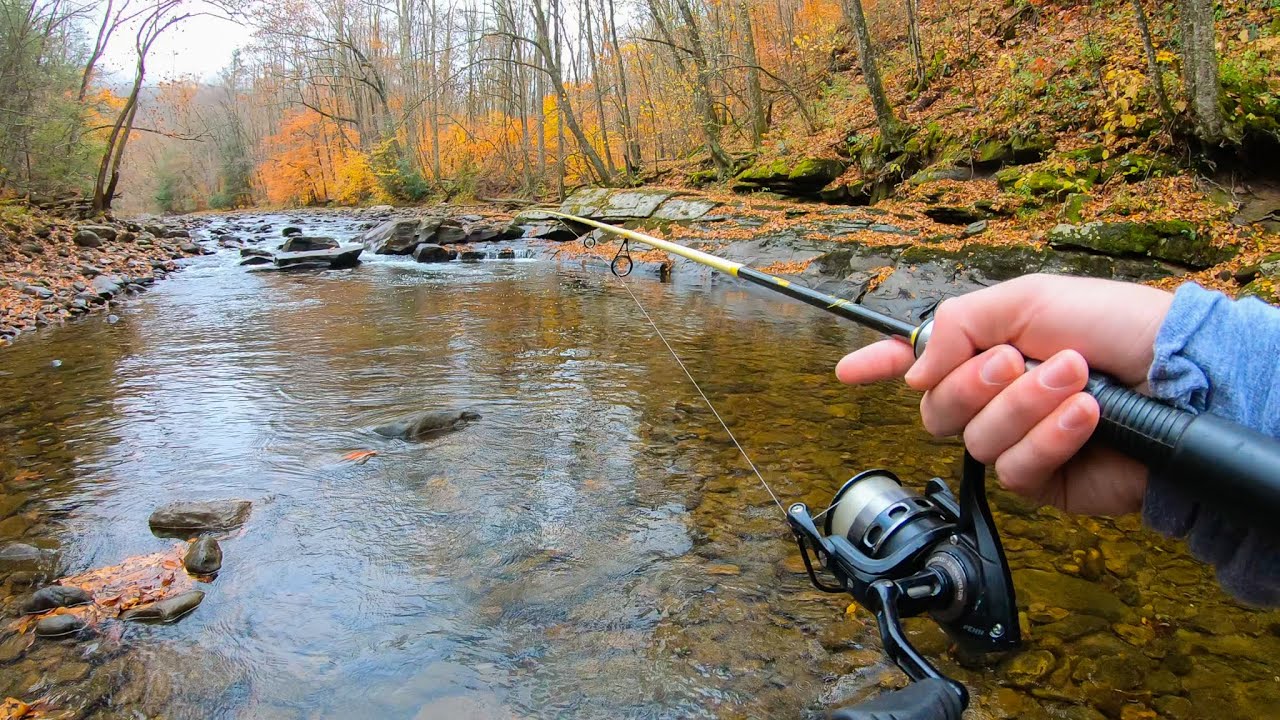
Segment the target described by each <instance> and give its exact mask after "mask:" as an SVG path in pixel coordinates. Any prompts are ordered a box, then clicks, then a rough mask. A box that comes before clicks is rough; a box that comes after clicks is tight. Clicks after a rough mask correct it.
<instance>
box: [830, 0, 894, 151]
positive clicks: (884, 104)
mask: <svg viewBox="0 0 1280 720" xmlns="http://www.w3.org/2000/svg"><path fill="white" fill-rule="evenodd" d="M844 11H845V17H846V18H847V19H848V21H849V26H850V27H851V28H852V29H853V35H854V37H855V38H857V40H858V56H859V60H861V62H862V79H863V82H865V83H866V85H867V92H868V93H869V94H870V95H871V105H872V107H873V108H875V111H876V124H877V125H879V126H880V138H881V140H882V141H883V142H884V143H885V144H886V145H888V146H890V147H894V146H897V145H898V143H899V142H900V141H901V139H902V126H901V124H900V123H899V122H898V118H897V116H895V115H894V114H893V105H891V104H890V103H889V96H888V95H886V94H885V91H884V82H883V81H882V80H881V79H880V68H879V66H878V65H877V64H876V54H875V48H874V47H873V46H872V44H871V33H870V31H868V30H867V18H866V15H864V14H863V12H862V0H844Z"/></svg>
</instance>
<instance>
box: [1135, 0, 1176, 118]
mask: <svg viewBox="0 0 1280 720" xmlns="http://www.w3.org/2000/svg"><path fill="white" fill-rule="evenodd" d="M1132 1H1133V15H1134V19H1135V20H1137V22H1138V32H1139V33H1140V34H1141V35H1142V49H1143V51H1144V52H1145V53H1146V56H1147V75H1148V76H1149V77H1150V78H1151V91H1152V92H1153V93H1155V96H1156V103H1157V104H1158V105H1159V106H1160V114H1161V116H1162V117H1163V118H1164V121H1165V124H1166V125H1172V124H1173V107H1172V106H1170V105H1169V95H1168V94H1167V93H1166V92H1165V90H1164V74H1163V73H1162V72H1161V71H1160V63H1159V62H1157V61H1156V48H1155V44H1154V43H1153V42H1152V41H1151V26H1150V25H1148V24H1147V13H1146V11H1144V10H1143V9H1142V0H1132Z"/></svg>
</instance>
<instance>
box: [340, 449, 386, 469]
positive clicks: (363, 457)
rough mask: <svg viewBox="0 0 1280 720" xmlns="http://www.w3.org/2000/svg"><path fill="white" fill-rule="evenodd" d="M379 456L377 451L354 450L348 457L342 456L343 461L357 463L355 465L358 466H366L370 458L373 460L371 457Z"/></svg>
mask: <svg viewBox="0 0 1280 720" xmlns="http://www.w3.org/2000/svg"><path fill="white" fill-rule="evenodd" d="M377 454H378V453H377V451H375V450H352V451H351V452H349V453H347V454H346V455H343V456H342V459H343V460H350V461H352V462H354V463H355V464H357V465H363V464H365V463H366V462H368V461H369V458H371V457H373V456H374V455H377Z"/></svg>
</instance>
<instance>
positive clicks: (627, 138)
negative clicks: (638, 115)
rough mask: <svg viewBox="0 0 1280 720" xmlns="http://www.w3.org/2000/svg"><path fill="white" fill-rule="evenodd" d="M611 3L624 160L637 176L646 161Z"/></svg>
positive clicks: (611, 39) (611, 28) (631, 173)
mask: <svg viewBox="0 0 1280 720" xmlns="http://www.w3.org/2000/svg"><path fill="white" fill-rule="evenodd" d="M607 1H608V3H609V35H608V37H609V42H610V45H612V55H613V62H614V66H615V69H616V72H617V74H618V113H619V114H620V115H621V116H622V144H623V162H624V163H625V165H626V168H627V175H628V176H631V177H635V176H636V175H639V174H640V167H641V165H642V164H643V163H644V160H643V158H642V157H641V155H640V136H639V134H638V133H637V131H636V125H635V122H634V121H633V120H632V118H631V97H630V91H628V90H627V71H626V67H625V66H624V65H623V63H622V49H621V48H620V47H619V46H618V25H617V22H616V20H615V12H614V0H607Z"/></svg>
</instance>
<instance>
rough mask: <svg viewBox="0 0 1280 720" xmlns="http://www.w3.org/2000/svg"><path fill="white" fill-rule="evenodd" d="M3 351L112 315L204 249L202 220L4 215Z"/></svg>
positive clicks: (0, 276) (15, 209) (0, 254)
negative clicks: (47, 331)
mask: <svg viewBox="0 0 1280 720" xmlns="http://www.w3.org/2000/svg"><path fill="white" fill-rule="evenodd" d="M0 217H3V220H2V221H0V223H2V227H0V346H3V345H8V344H9V343H11V342H12V341H13V339H14V338H15V337H17V336H18V335H20V334H22V333H24V332H30V331H32V330H36V329H39V328H42V327H46V326H51V325H61V324H63V323H65V322H67V321H68V320H70V319H73V318H76V317H80V316H83V315H87V314H89V313H93V312H97V311H102V310H109V309H110V308H111V307H113V306H114V304H115V303H117V302H119V301H120V300H121V299H122V298H124V297H127V296H130V295H135V294H137V293H140V292H142V291H144V290H145V289H146V288H147V287H149V286H150V285H152V284H153V283H155V281H156V280H159V279H162V278H164V277H167V276H168V275H169V274H170V273H172V272H174V271H176V270H177V269H178V263H179V261H181V260H182V259H184V258H188V257H192V256H195V255H201V254H205V253H208V252H212V251H211V250H207V249H205V248H203V247H201V246H200V244H199V243H197V242H195V241H194V240H193V239H192V236H191V230H192V228H194V227H196V226H198V225H200V224H201V223H202V221H201V220H200V219H198V218H166V219H164V220H163V221H154V220H148V221H146V222H132V221H121V220H111V219H107V220H103V221H101V222H78V221H75V220H70V219H66V218H61V217H56V216H51V215H44V214H41V213H38V212H36V211H34V210H30V209H27V208H23V207H20V206H9V207H7V208H5V209H4V211H3V213H0Z"/></svg>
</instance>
